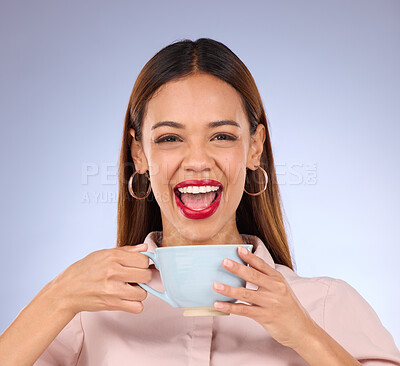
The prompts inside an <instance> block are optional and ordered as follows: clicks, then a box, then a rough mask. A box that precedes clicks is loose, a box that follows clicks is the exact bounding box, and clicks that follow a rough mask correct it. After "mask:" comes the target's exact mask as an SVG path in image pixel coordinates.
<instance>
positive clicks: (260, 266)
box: [238, 246, 280, 277]
mask: <svg viewBox="0 0 400 366" xmlns="http://www.w3.org/2000/svg"><path fill="white" fill-rule="evenodd" d="M238 253H239V256H240V258H242V259H243V260H244V261H245V262H246V263H248V264H250V266H252V267H253V268H255V269H257V270H259V271H260V272H262V273H264V274H266V275H268V276H272V277H275V276H279V275H280V272H278V271H277V270H275V269H274V268H272V267H271V266H270V265H269V264H268V263H266V262H265V261H264V260H263V259H261V258H260V257H258V256H256V255H255V254H253V253H251V252H250V251H248V250H247V249H246V248H244V247H242V246H240V247H239V248H238Z"/></svg>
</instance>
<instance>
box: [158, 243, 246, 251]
mask: <svg viewBox="0 0 400 366" xmlns="http://www.w3.org/2000/svg"><path fill="white" fill-rule="evenodd" d="M226 247H235V248H237V247H245V248H246V249H249V248H248V247H251V248H253V244H215V245H214V244H203V245H173V246H166V247H157V248H156V250H166V249H169V250H172V249H174V248H177V249H182V248H194V249H200V248H207V249H214V248H226ZM185 250H186V249H185Z"/></svg>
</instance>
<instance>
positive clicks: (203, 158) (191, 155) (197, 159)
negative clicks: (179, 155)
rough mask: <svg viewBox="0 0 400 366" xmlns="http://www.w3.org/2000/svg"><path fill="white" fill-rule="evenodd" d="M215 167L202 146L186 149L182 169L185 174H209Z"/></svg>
mask: <svg viewBox="0 0 400 366" xmlns="http://www.w3.org/2000/svg"><path fill="white" fill-rule="evenodd" d="M214 166H215V161H214V159H213V158H212V156H210V154H209V152H208V151H207V149H205V148H204V147H203V146H199V145H192V146H191V147H188V149H187V151H186V153H185V156H184V159H183V161H182V167H183V169H184V171H185V173H204V172H206V173H209V172H211V170H212V168H213V167H214Z"/></svg>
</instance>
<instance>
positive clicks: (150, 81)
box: [0, 38, 400, 366]
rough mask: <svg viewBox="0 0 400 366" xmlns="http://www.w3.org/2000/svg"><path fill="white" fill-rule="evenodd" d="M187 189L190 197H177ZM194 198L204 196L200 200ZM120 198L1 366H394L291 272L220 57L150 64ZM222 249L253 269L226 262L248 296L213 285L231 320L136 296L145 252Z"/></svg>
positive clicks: (249, 131) (258, 141)
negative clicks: (99, 245) (108, 225)
mask: <svg viewBox="0 0 400 366" xmlns="http://www.w3.org/2000/svg"><path fill="white" fill-rule="evenodd" d="M207 179H211V180H213V181H212V182H210V181H207ZM182 182H184V185H186V186H195V188H193V190H195V192H185V191H183V192H182V191H181V192H180V191H179V190H177V189H176V185H177V184H178V183H182ZM202 185H203V186H204V185H206V186H210V187H211V188H209V189H208V191H209V192H203V193H202V192H197V193H196V189H197V186H202ZM219 185H221V186H222V188H218V190H217V191H216V190H214V188H213V187H214V186H216V187H218V186H219ZM119 188H120V190H119V202H118V238H117V248H113V249H105V250H100V251H96V252H94V253H91V254H89V255H88V256H87V257H85V258H83V259H82V260H80V261H78V262H76V263H74V264H73V265H71V266H70V267H68V268H67V269H66V270H65V271H64V272H62V273H61V274H60V275H59V276H57V277H56V278H55V279H54V280H53V281H51V282H50V283H48V284H47V285H46V286H45V287H44V288H43V289H42V290H41V291H40V292H39V293H38V294H37V295H36V297H35V298H34V299H33V300H32V301H31V303H30V304H28V305H27V306H26V307H25V308H24V309H23V310H22V311H21V312H20V314H19V315H18V316H17V318H16V319H15V320H14V322H13V323H12V324H11V325H10V327H9V328H8V329H7V330H6V331H5V332H4V333H3V334H2V335H1V338H0V364H1V365H3V366H9V365H32V364H35V365H40V366H43V365H96V366H98V365H118V366H123V365H149V366H150V365H160V364H161V365H224V364H228V363H229V364H230V365H252V366H253V365H267V364H268V365H307V364H308V365H318V366H320V365H360V364H365V365H400V354H399V351H398V349H397V348H396V346H395V344H394V341H393V338H392V337H391V335H390V334H389V333H388V331H387V330H386V329H385V328H384V327H383V326H382V324H381V322H380V321H379V319H378V317H377V316H376V314H375V312H374V311H373V310H372V308H371V307H370V306H369V305H368V304H367V303H366V301H365V300H364V299H363V298H362V297H361V296H360V295H359V294H358V293H357V292H356V291H355V290H354V289H353V288H352V287H351V286H349V285H348V284H347V283H345V282H344V281H341V280H336V279H332V278H328V277H320V278H302V277H299V276H298V275H297V274H296V273H295V272H294V271H293V266H292V260H291V256H290V251H289V248H288V244H287V239H286V234H285V229H284V224H283V219H282V213H281V203H280V198H279V191H278V185H277V180H276V175H275V169H274V160H273V155H272V149H271V142H270V139H269V133H268V126H267V120H266V116H265V112H264V109H263V105H262V101H261V98H260V95H259V93H258V90H257V87H256V85H255V82H254V80H253V78H252V76H251V74H250V72H249V71H248V70H247V68H246V67H245V65H244V64H243V63H242V62H241V61H240V60H239V59H238V57H237V56H236V55H235V54H234V53H232V51H230V50H229V49H228V48H227V47H226V46H224V45H223V44H221V43H219V42H216V41H214V40H211V39H207V38H201V39H198V40H197V41H195V42H192V41H189V40H184V41H180V42H176V43H173V44H171V45H169V46H167V47H165V48H164V49H162V50H161V51H160V52H158V53H157V54H156V55H155V56H154V57H153V58H152V59H151V60H150V61H149V62H148V63H147V64H146V65H145V67H144V68H143V70H142V71H141V73H140V75H139V77H138V79H137V81H136V83H135V85H134V87H133V91H132V95H131V98H130V101H129V105H128V110H127V113H126V118H125V126H124V132H123V140H122V149H121V156H120V179H119ZM217 196H220V203H219V205H218V206H217V207H214V205H212V203H213V202H214V201H215V199H216V197H217ZM210 207H213V209H211V208H210ZM226 243H239V244H244V243H249V244H253V246H254V248H253V253H250V252H246V251H244V252H242V251H239V255H240V256H241V258H242V259H243V260H244V261H245V263H248V264H249V265H250V266H244V265H242V264H239V263H235V262H230V263H229V262H228V263H226V261H224V262H223V263H221V265H223V266H224V268H225V269H227V270H228V271H230V272H232V273H234V274H235V275H237V276H239V277H241V278H243V279H245V280H246V287H243V288H234V287H229V286H223V284H218V283H214V290H215V291H216V292H219V293H221V294H224V295H227V296H230V297H233V298H235V299H237V300H238V301H237V302H236V303H216V304H215V308H216V309H217V310H219V311H222V312H224V313H227V314H230V316H225V317H224V316H219V317H218V316H216V317H191V318H190V317H183V316H182V310H181V309H175V308H172V307H170V306H169V305H168V304H166V303H164V302H162V301H161V300H159V299H158V298H156V297H154V296H151V295H150V296H147V297H146V291H144V290H143V289H142V288H141V287H139V286H138V285H137V283H148V284H149V285H151V286H152V287H155V288H157V287H158V289H161V287H162V284H161V280H160V276H159V273H158V271H157V270H156V269H155V268H154V265H153V264H151V263H150V262H149V259H148V258H147V257H146V256H145V255H143V254H141V253H140V252H141V251H145V250H149V251H153V252H154V250H155V248H156V247H157V246H170V245H194V244H196V245H201V244H226ZM104 310H107V311H104ZM35 361H36V362H35Z"/></svg>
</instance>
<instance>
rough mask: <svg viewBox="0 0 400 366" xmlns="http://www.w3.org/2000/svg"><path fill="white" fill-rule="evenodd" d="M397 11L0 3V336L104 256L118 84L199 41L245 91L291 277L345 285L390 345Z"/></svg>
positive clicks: (394, 4)
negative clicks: (263, 144)
mask: <svg viewBox="0 0 400 366" xmlns="http://www.w3.org/2000/svg"><path fill="white" fill-rule="evenodd" d="M399 15H400V2H399V1H394V0H376V1H355V0H352V1H348V0H346V1H344V0H340V1H337V0H335V1H311V0H304V1H300V0H293V1H287V0H285V1H247V2H243V1H208V0H207V1H201V2H187V1H172V2H170V1H168V2H166V1H151V2H147V3H145V2H144V1H143V2H139V1H113V2H111V1H84V2H82V3H81V2H77V1H72V2H66V1H36V2H32V1H9V0H7V1H1V3H0V49H1V60H0V62H1V70H0V75H1V76H0V77H1V80H0V119H1V131H0V133H1V137H0V149H1V150H0V159H1V182H0V188H1V213H0V215H1V216H0V219H1V220H0V232H1V237H2V239H1V257H0V277H1V282H0V283H1V287H0V291H1V305H0V306H1V313H0V314H1V315H0V331H3V330H4V329H5V328H6V327H7V326H8V325H9V324H10V323H11V321H12V320H13V319H14V318H15V316H16V315H17V314H18V312H19V311H20V310H21V309H22V308H23V307H24V306H25V305H27V304H28V303H29V301H30V300H31V299H32V298H33V297H34V296H35V294H36V293H37V292H38V291H39V290H40V289H41V288H42V287H43V286H44V285H45V284H46V283H48V282H49V281H50V280H52V279H53V278H54V277H55V276H56V275H57V274H59V273H60V272H61V271H63V270H64V269H65V268H66V267H67V266H69V265H71V264H72V263H74V262H75V261H77V260H79V259H80V258H82V257H84V256H86V255H87V254H89V253H90V252H92V251H94V250H98V249H101V248H111V247H114V246H115V237H116V210H117V203H116V193H117V189H118V187H117V184H116V174H117V168H116V167H117V162H118V158H119V149H120V142H121V132H122V126H123V119H124V114H125V109H126V107H127V103H128V100H129V96H130V93H131V90H132V87H133V84H134V81H135V79H136V77H137V76H138V73H139V71H140V70H141V68H142V67H143V66H144V64H145V63H146V62H147V61H148V59H150V58H151V57H152V56H153V55H154V54H155V53H156V52H157V51H158V50H160V49H161V48H162V47H164V46H166V45H167V44H169V43H171V42H173V41H175V40H179V39H183V38H190V39H192V40H195V39H197V38H199V37H210V38H214V39H216V40H219V41H221V42H223V43H225V44H226V45H227V46H228V47H230V48H231V49H232V51H233V52H235V53H236V54H237V55H238V56H239V57H240V58H241V59H242V61H243V62H244V63H245V64H246V65H247V67H248V68H249V69H250V71H251V73H252V74H253V76H254V78H255V80H256V83H257V85H258V87H259V90H260V93H261V96H262V99H263V102H264V104H265V109H266V111H267V116H268V118H269V121H270V125H271V130H270V133H271V138H272V143H273V151H274V154H275V155H274V156H275V161H276V164H277V171H278V174H279V181H280V184H281V192H282V197H283V203H284V208H285V212H286V216H287V220H288V222H289V224H290V225H288V234H289V238H290V245H291V248H292V252H293V254H294V257H295V260H296V264H297V269H298V273H299V274H300V275H303V276H331V277H335V278H341V279H343V280H345V281H347V282H348V283H349V284H351V285H352V286H354V287H355V288H356V289H357V291H359V293H360V294H362V296H364V297H365V299H366V300H367V301H368V302H369V303H370V304H371V305H372V307H373V308H374V309H375V311H376V312H377V313H378V315H379V317H380V319H381V320H382V322H383V324H384V325H385V326H386V327H387V328H388V330H389V331H390V332H391V333H392V335H393V336H394V338H395V340H396V342H397V344H399V341H400V317H399V314H398V310H399V309H400V297H399V278H400V269H399V266H398V259H399V254H400V245H399V244H400V239H399V231H398V227H399V225H398V222H399V190H398V182H399V169H398V168H399V142H398V140H399V135H400V134H399V130H400V127H399V122H400V121H399V120H400V113H399V100H400V87H399V85H400V77H399V65H400V57H399V56H400V51H399V45H400V26H399ZM86 166H89V167H90V169H91V170H90V171H91V174H92V175H91V176H89V177H88V178H87V180H86V174H85V169H86ZM86 183H87V184H86ZM96 195H97V196H96ZM98 195H99V196H98ZM96 197H97V198H96Z"/></svg>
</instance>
